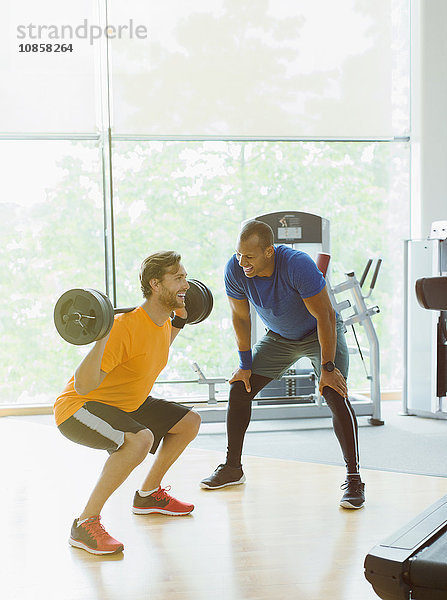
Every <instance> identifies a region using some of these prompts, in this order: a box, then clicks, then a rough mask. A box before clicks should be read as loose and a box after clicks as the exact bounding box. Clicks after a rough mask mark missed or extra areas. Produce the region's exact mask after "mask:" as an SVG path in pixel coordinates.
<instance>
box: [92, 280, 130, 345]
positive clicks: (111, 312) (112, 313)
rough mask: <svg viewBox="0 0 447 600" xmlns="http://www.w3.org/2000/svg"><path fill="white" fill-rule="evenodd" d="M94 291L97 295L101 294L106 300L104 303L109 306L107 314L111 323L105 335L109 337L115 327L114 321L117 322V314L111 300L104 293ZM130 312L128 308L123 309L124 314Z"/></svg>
mask: <svg viewBox="0 0 447 600" xmlns="http://www.w3.org/2000/svg"><path fill="white" fill-rule="evenodd" d="M93 291H95V292H96V293H97V294H100V295H101V296H102V297H103V298H104V301H105V303H106V305H107V313H108V315H109V321H108V323H107V327H106V333H105V334H104V335H107V334H108V333H109V331H110V330H111V329H112V327H113V321H114V320H115V312H116V311H115V309H114V308H113V306H112V303H111V301H110V298H109V297H108V296H106V295H105V294H104V293H103V292H100V291H99V290H93ZM128 310H129V309H127V308H123V312H127V311H128ZM130 310H134V309H130Z"/></svg>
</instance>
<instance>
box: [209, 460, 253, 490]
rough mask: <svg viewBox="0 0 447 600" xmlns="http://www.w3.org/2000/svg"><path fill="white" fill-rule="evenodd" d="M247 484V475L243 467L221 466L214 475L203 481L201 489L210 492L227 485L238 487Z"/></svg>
mask: <svg viewBox="0 0 447 600" xmlns="http://www.w3.org/2000/svg"><path fill="white" fill-rule="evenodd" d="M239 483H245V475H244V472H243V470H242V467H239V468H235V467H229V466H228V465H219V466H218V467H217V469H216V470H215V471H214V473H213V474H212V475H210V476H209V477H207V478H206V479H202V481H201V482H200V487H202V488H206V489H208V490H217V489H218V488H223V487H226V486H227V485H238V484H239Z"/></svg>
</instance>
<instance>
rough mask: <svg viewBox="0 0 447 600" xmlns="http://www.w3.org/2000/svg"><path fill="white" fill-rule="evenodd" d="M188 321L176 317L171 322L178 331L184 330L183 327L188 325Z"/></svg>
mask: <svg viewBox="0 0 447 600" xmlns="http://www.w3.org/2000/svg"><path fill="white" fill-rule="evenodd" d="M187 320H188V319H183V318H182V317H179V316H178V315H175V316H174V318H173V319H172V320H171V325H172V327H175V328H176V329H183V327H184V326H185V325H186V321H187Z"/></svg>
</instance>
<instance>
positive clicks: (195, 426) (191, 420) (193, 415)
mask: <svg viewBox="0 0 447 600" xmlns="http://www.w3.org/2000/svg"><path fill="white" fill-rule="evenodd" d="M186 416H187V417H188V427H189V432H190V434H191V436H192V439H194V438H195V437H196V435H197V434H198V433H199V429H200V424H201V423H202V418H201V416H200V415H199V413H198V412H196V411H195V410H190V411H189V413H188V414H187V415H186Z"/></svg>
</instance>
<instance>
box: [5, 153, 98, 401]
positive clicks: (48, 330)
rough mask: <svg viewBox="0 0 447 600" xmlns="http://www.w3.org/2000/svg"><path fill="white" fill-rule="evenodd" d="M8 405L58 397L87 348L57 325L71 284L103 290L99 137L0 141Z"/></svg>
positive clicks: (6, 398)
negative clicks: (59, 305)
mask: <svg viewBox="0 0 447 600" xmlns="http://www.w3.org/2000/svg"><path fill="white" fill-rule="evenodd" d="M0 157H1V163H2V165H3V173H4V175H3V181H2V185H3V189H4V193H3V194H2V197H1V200H0V211H1V220H0V229H1V239H2V251H1V253H0V261H1V263H0V272H1V274H2V275H1V277H0V290H1V298H2V303H1V309H0V310H1V313H2V314H1V318H0V323H1V325H0V330H1V337H2V344H1V345H0V364H1V368H2V372H3V374H2V376H1V377H0V388H1V391H0V395H1V402H2V403H3V404H33V403H36V404H41V403H53V402H54V400H55V398H56V395H57V394H58V393H59V392H60V391H61V390H62V389H63V387H64V385H65V383H66V381H68V378H69V377H70V375H71V374H72V371H73V365H75V364H76V363H77V362H79V361H80V355H81V353H82V350H79V349H78V348H76V347H74V346H70V345H69V344H67V343H65V342H63V341H62V339H61V338H60V337H59V335H58V334H57V332H56V329H55V327H54V325H53V308H54V305H55V303H56V300H57V299H58V298H59V296H60V295H61V294H62V292H64V291H65V290H67V289H71V288H76V287H93V288H98V287H99V289H104V242H103V206H102V204H103V201H102V188H101V175H100V160H99V158H100V156H99V152H98V147H97V145H96V144H95V143H86V142H82V143H80V142H77V143H75V142H68V141H59V142H54V141H26V142H24V141H20V142H19V141H3V142H0Z"/></svg>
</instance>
